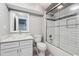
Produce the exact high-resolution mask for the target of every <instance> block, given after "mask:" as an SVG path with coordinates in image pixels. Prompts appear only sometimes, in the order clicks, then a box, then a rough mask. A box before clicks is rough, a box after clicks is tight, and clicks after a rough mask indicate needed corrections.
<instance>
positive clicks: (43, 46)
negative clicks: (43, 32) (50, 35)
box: [37, 42, 46, 51]
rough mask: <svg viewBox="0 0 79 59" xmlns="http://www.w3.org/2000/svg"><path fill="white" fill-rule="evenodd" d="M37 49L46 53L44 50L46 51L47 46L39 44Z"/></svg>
mask: <svg viewBox="0 0 79 59" xmlns="http://www.w3.org/2000/svg"><path fill="white" fill-rule="evenodd" d="M37 48H38V49H40V50H42V51H44V50H46V44H45V43H42V42H38V43H37Z"/></svg>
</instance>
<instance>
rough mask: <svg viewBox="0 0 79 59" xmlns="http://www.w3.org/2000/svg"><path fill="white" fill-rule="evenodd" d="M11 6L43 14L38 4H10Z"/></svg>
mask: <svg viewBox="0 0 79 59" xmlns="http://www.w3.org/2000/svg"><path fill="white" fill-rule="evenodd" d="M11 5H15V6H19V7H23V8H27V9H30V10H35V11H38V12H41V13H43V12H44V10H43V9H42V8H41V6H40V5H39V4H38V3H11Z"/></svg>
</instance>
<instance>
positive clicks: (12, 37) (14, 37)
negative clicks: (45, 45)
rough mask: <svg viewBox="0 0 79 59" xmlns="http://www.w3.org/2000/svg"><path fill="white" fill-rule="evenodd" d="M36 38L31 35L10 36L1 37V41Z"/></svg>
mask: <svg viewBox="0 0 79 59" xmlns="http://www.w3.org/2000/svg"><path fill="white" fill-rule="evenodd" d="M33 39H34V38H33V37H32V36H31V35H28V36H17V35H15V36H10V37H5V38H2V39H0V43H5V42H13V41H22V40H33Z"/></svg>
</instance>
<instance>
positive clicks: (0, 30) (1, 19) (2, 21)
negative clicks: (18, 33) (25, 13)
mask: <svg viewBox="0 0 79 59" xmlns="http://www.w3.org/2000/svg"><path fill="white" fill-rule="evenodd" d="M8 15H9V13H8V9H7V7H6V5H5V4H4V3H0V35H7V34H8V32H9V17H8Z"/></svg>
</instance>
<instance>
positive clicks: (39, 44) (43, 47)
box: [35, 35, 47, 56]
mask: <svg viewBox="0 0 79 59" xmlns="http://www.w3.org/2000/svg"><path fill="white" fill-rule="evenodd" d="M35 42H36V44H37V49H38V55H39V56H45V51H46V48H47V46H46V44H45V43H43V42H41V35H35Z"/></svg>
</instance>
